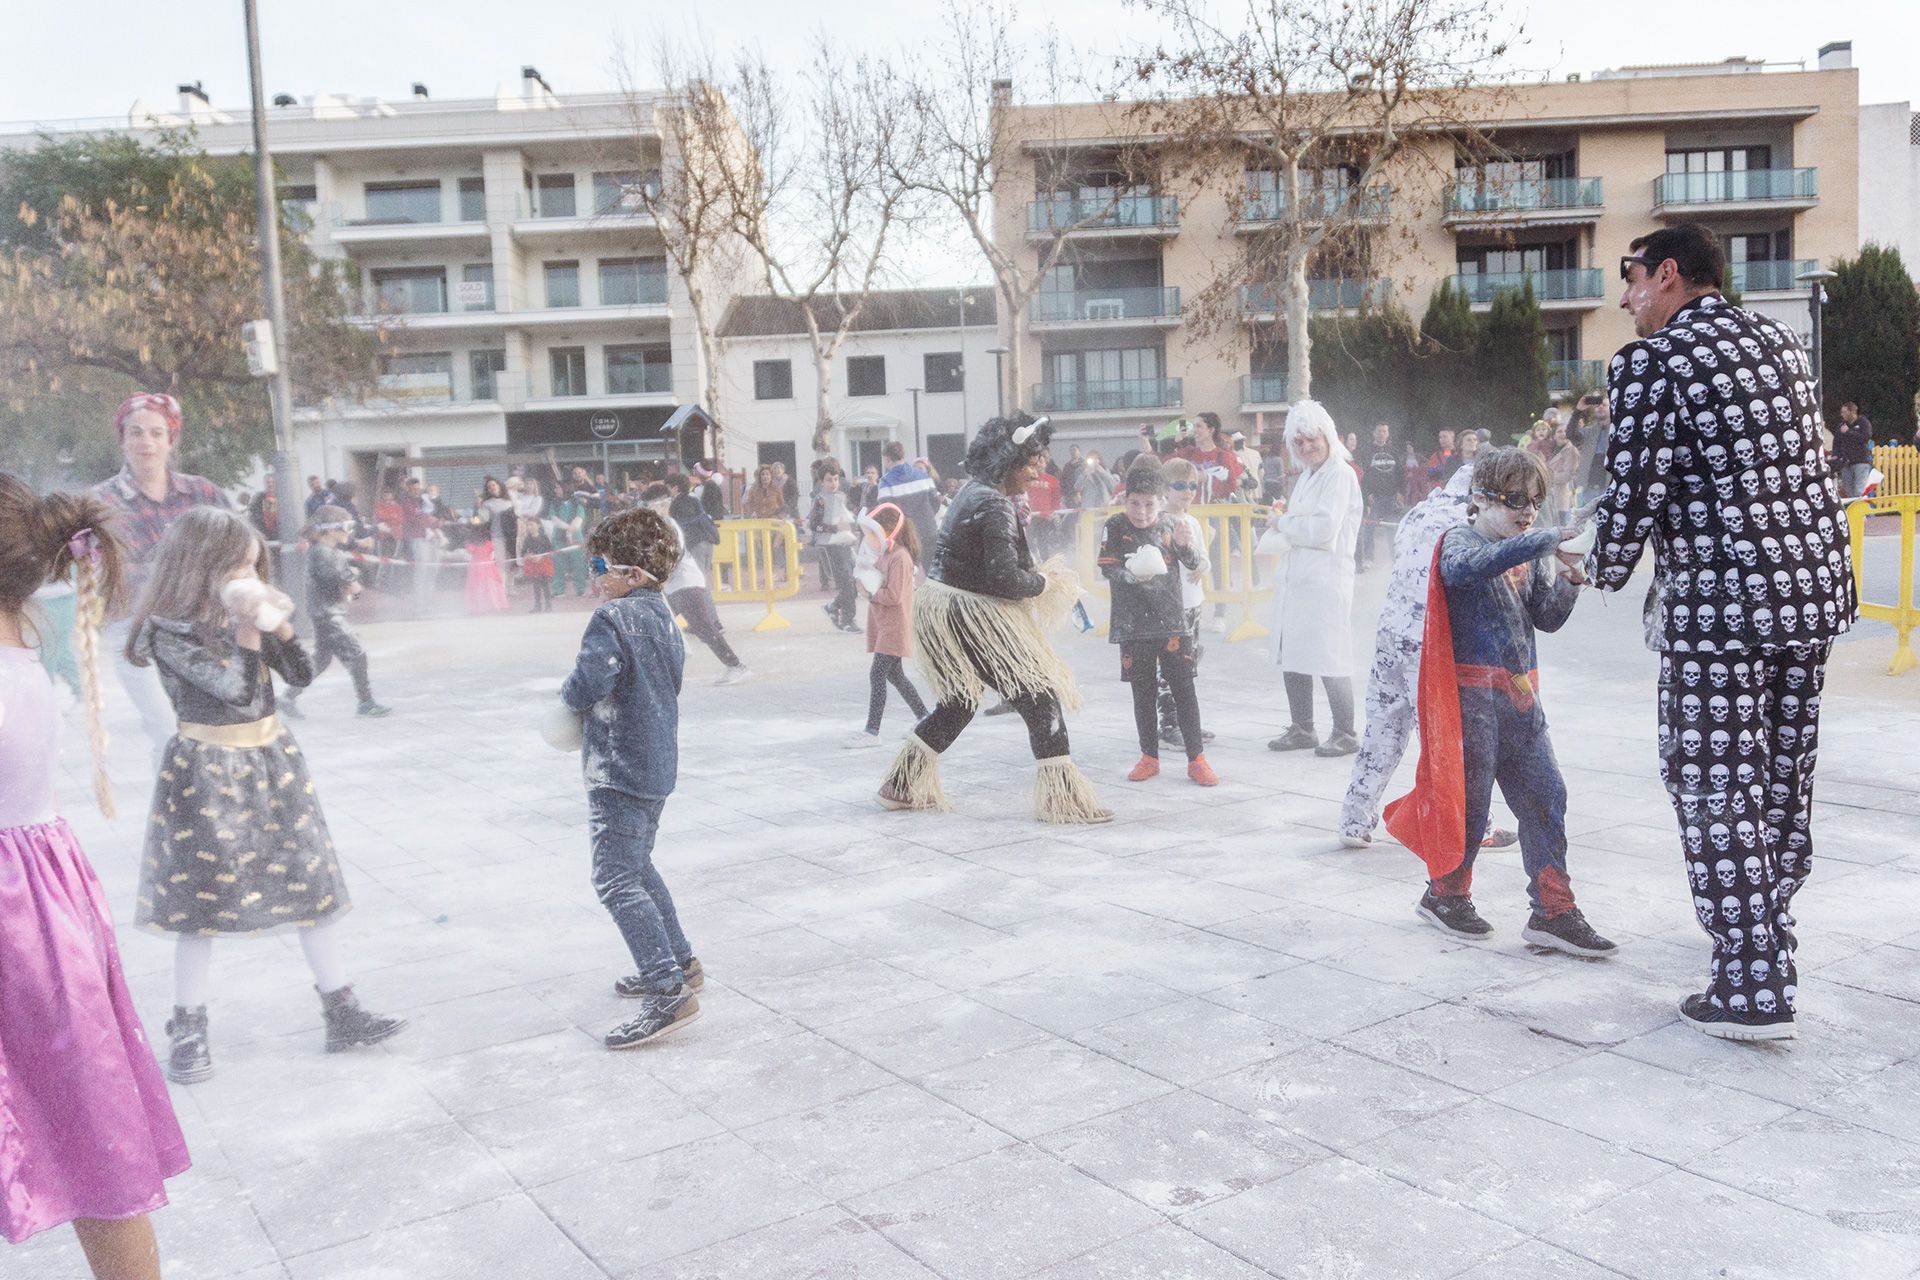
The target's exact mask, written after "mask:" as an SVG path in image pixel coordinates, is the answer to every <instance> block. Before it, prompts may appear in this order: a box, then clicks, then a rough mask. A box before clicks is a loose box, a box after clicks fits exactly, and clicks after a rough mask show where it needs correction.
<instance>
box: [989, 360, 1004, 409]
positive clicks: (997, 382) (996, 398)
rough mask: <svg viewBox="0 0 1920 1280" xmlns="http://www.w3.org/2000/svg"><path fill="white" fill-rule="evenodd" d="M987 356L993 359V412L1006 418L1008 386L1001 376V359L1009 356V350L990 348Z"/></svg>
mask: <svg viewBox="0 0 1920 1280" xmlns="http://www.w3.org/2000/svg"><path fill="white" fill-rule="evenodd" d="M987 354H988V355H990V356H992V357H993V411H994V413H995V415H996V416H998V417H1002V418H1004V417H1006V416H1007V384H1006V380H1005V379H1004V378H1003V377H1002V376H1001V374H1000V357H1001V356H1004V355H1005V354H1007V348H1006V347H988V348H987Z"/></svg>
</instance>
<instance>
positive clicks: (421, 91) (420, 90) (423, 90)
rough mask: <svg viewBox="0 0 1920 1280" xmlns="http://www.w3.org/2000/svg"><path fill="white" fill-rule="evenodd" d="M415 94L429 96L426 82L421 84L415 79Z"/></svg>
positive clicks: (417, 96) (415, 95) (420, 96)
mask: <svg viewBox="0 0 1920 1280" xmlns="http://www.w3.org/2000/svg"><path fill="white" fill-rule="evenodd" d="M413 96H414V97H416V98H424V97H427V96H428V94H427V86H425V85H424V84H421V83H420V82H419V81H418V80H415V81H414V82H413Z"/></svg>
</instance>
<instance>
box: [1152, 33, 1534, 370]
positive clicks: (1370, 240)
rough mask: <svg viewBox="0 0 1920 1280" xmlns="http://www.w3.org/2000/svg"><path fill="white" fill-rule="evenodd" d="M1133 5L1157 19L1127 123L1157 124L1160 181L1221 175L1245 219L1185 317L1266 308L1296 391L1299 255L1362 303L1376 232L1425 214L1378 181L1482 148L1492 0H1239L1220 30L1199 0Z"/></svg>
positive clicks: (1347, 297) (1215, 181)
mask: <svg viewBox="0 0 1920 1280" xmlns="http://www.w3.org/2000/svg"><path fill="white" fill-rule="evenodd" d="M1133 2H1134V3H1136V4H1138V5H1139V6H1140V7H1141V8H1143V9H1145V10H1146V11H1148V12H1149V13H1151V14H1154V15H1156V16H1157V17H1159V18H1160V19H1161V20H1162V21H1163V23H1164V25H1165V27H1166V28H1167V30H1168V31H1169V33H1170V39H1169V40H1168V41H1167V42H1166V43H1164V44H1163V45H1161V46H1160V47H1157V48H1155V49H1153V50H1151V51H1149V52H1147V53H1145V54H1142V55H1140V56H1138V57H1137V58H1135V59H1134V62H1133V67H1132V70H1133V75H1134V78H1135V80H1136V82H1137V85H1138V87H1139V88H1140V89H1142V90H1145V91H1146V96H1145V97H1144V99H1143V100H1142V101H1140V102H1139V103H1137V104H1136V105H1135V107H1134V108H1133V113H1132V114H1133V116H1134V119H1135V121H1136V122H1137V125H1138V127H1139V129H1140V130H1141V131H1142V132H1145V133H1151V134H1154V135H1157V136H1159V137H1161V138H1163V139H1164V142H1163V144H1162V146H1161V150H1160V155H1161V159H1162V163H1163V165H1164V166H1165V167H1166V170H1167V173H1168V175H1169V179H1170V180H1171V179H1173V178H1175V177H1177V179H1178V180H1183V181H1186V182H1190V183H1194V184H1206V185H1213V186H1215V187H1216V188H1217V187H1218V186H1220V185H1227V186H1228V187H1229V189H1230V190H1232V191H1233V192H1234V193H1235V194H1234V197H1233V203H1234V206H1235V213H1236V217H1237V218H1238V219H1239V220H1240V221H1241V222H1242V224H1243V226H1244V227H1245V228H1247V230H1248V231H1249V234H1245V235H1242V236H1239V237H1237V240H1238V245H1239V247H1238V249H1237V251H1236V252H1235V253H1234V254H1233V255H1231V256H1230V257H1228V258H1227V259H1225V260H1223V261H1222V262H1220V263H1219V264H1218V269H1217V271H1216V273H1215V277H1214V279H1213V280H1212V281H1211V282H1210V283H1209V285H1208V286H1207V287H1206V288H1205V289H1204V290H1203V291H1202V292H1201V294H1200V295H1199V296H1198V297H1197V298H1196V299H1194V300H1192V301H1191V302H1190V303H1189V305H1188V307H1187V310H1186V317H1187V321H1188V323H1189V325H1190V326H1191V327H1194V328H1195V329H1197V330H1198V331H1199V332H1202V333H1205V332H1208V331H1217V330H1221V329H1224V328H1226V327H1227V326H1229V325H1234V326H1237V325H1238V324H1239V323H1240V320H1241V317H1242V315H1243V314H1244V313H1245V312H1247V311H1248V310H1252V311H1255V312H1263V311H1272V312H1274V313H1276V314H1278V315H1280V316H1281V317H1282V318H1283V319H1284V320H1285V325H1286V336H1287V366H1288V384H1289V389H1290V392H1291V394H1292V395H1293V396H1294V397H1295V398H1304V397H1306V396H1308V395H1310V394H1311V392H1312V373H1311V364H1310V355H1311V350H1312V342H1311V338H1310V335H1309V331H1308V327H1307V323H1308V317H1309V314H1310V312H1311V308H1312V303H1313V301H1314V299H1313V296H1312V284H1311V281H1310V276H1309V271H1310V268H1311V267H1312V266H1314V265H1316V264H1320V265H1322V266H1323V269H1328V270H1331V271H1333V272H1334V275H1335V284H1334V286H1333V287H1334V288H1335V289H1336V290H1337V291H1338V294H1337V296H1335V297H1333V298H1326V299H1322V301H1323V302H1330V303H1332V304H1334V305H1336V306H1343V307H1345V306H1354V305H1365V304H1366V303H1368V302H1370V301H1372V300H1373V299H1372V297H1371V296H1370V291H1369V290H1368V289H1367V277H1368V275H1369V274H1370V273H1371V271H1372V270H1373V267H1372V264H1373V263H1374V262H1375V261H1376V260H1378V259H1379V258H1380V257H1381V256H1382V255H1381V253H1380V240H1381V238H1382V237H1383V236H1384V235H1386V234H1389V233H1391V232H1392V231H1393V230H1394V229H1395V228H1396V227H1398V228H1400V229H1402V233H1403V234H1404V235H1406V236H1407V238H1408V239H1409V240H1410V239H1411V230H1410V228H1411V227H1412V225H1413V224H1414V222H1415V220H1416V219H1418V218H1420V217H1423V216H1424V215H1425V214H1427V213H1428V212H1430V211H1429V210H1426V209H1424V208H1421V207H1420V204H1419V202H1418V201H1416V200H1410V199H1406V198H1405V194H1406V193H1404V192H1398V193H1395V194H1396V196H1398V197H1400V198H1397V199H1394V200H1392V201H1391V202H1389V199H1388V180H1389V179H1390V178H1396V177H1397V178H1400V179H1401V180H1402V181H1405V180H1406V179H1407V178H1409V177H1414V176H1416V174H1417V171H1418V170H1419V169H1420V168H1421V167H1423V166H1424V167H1426V168H1428V169H1430V170H1433V171H1435V172H1439V173H1442V174H1443V181H1444V180H1445V179H1451V177H1452V176H1453V169H1454V165H1455V162H1456V157H1457V156H1459V155H1461V154H1462V153H1466V152H1480V153H1486V152H1488V151H1490V150H1491V149H1492V144H1491V142H1490V141H1489V139H1488V136H1487V134H1486V133H1485V131H1484V128H1483V125H1482V124H1480V123H1476V122H1485V121H1488V120H1491V119H1494V118H1496V117H1497V116H1498V115H1499V113H1500V111H1501V109H1502V106H1503V104H1504V101H1505V100H1506V95H1507V94H1508V93H1509V92H1510V91H1508V90H1507V89H1506V88H1505V87H1504V86H1501V85H1498V84H1496V83H1495V82H1494V81H1493V79H1492V77H1493V75H1494V72H1495V67H1496V64H1497V63H1498V61H1499V60H1500V59H1501V58H1503V57H1504V56H1505V54H1506V52H1507V50H1508V47H1509V44H1510V42H1511V39H1512V37H1506V38H1503V37H1502V36H1501V35H1499V34H1497V33H1498V32H1499V31H1500V30H1501V29H1502V25H1503V23H1502V19H1501V15H1500V13H1499V11H1498V10H1497V8H1496V7H1495V5H1494V4H1492V3H1491V2H1490V0H1246V3H1245V7H1244V9H1243V10H1242V11H1241V16H1242V21H1241V22H1240V24H1239V25H1238V26H1234V27H1228V26H1224V25H1220V24H1218V23H1216V22H1215V21H1214V20H1213V19H1212V18H1210V17H1209V16H1208V15H1207V13H1206V11H1205V7H1204V0H1133ZM1517 35H1518V32H1517V31H1516V32H1514V33H1513V36H1514V37H1517ZM1409 185H1411V186H1415V187H1418V186H1419V185H1420V184H1419V183H1418V182H1417V181H1416V182H1414V183H1411V184H1409ZM1349 273H1352V274H1354V275H1356V276H1357V277H1358V278H1357V279H1351V280H1350V279H1348V278H1347V277H1348V275H1349Z"/></svg>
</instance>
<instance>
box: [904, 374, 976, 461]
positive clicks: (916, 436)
mask: <svg viewBox="0 0 1920 1280" xmlns="http://www.w3.org/2000/svg"><path fill="white" fill-rule="evenodd" d="M907 390H909V391H911V392H913V456H914V457H916V458H924V457H926V456H927V451H926V450H925V449H923V448H922V447H921V446H920V388H918V387H908V388H907ZM962 421H965V419H962Z"/></svg>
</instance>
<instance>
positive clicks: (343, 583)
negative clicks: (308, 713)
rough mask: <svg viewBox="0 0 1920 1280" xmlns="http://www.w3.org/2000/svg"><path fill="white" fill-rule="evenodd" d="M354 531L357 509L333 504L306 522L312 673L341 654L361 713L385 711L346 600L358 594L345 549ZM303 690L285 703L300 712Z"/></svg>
mask: <svg viewBox="0 0 1920 1280" xmlns="http://www.w3.org/2000/svg"><path fill="white" fill-rule="evenodd" d="M353 531H354V520H353V514H352V513H351V512H349V511H346V510H343V509H342V508H340V507H332V506H327V507H321V508H320V509H319V510H317V511H315V512H314V513H313V522H312V523H311V524H309V525H308V526H307V533H306V536H307V543H308V547H307V611H308V613H309V615H310V616H311V617H312V618H313V675H314V679H316V680H317V679H319V678H320V673H321V672H322V671H325V670H326V669H327V668H328V667H329V666H331V665H333V660H334V659H335V658H338V659H340V665H342V666H344V667H345V668H346V669H347V672H348V674H350V675H351V676H352V677H353V691H354V693H355V694H356V695H357V696H358V697H359V699H360V714H361V715H363V716H384V715H386V714H387V713H388V712H389V711H391V710H392V708H390V707H383V706H381V705H380V704H379V703H378V702H375V701H374V700H373V680H372V678H371V677H370V676H369V675H368V674H367V651H366V649H365V648H364V647H362V645H361V644H360V638H359V637H358V636H356V635H354V634H353V632H352V630H351V629H349V628H348V626H347V602H348V601H349V600H352V599H353V598H355V597H356V596H358V595H359V594H360V571H359V570H358V569H355V568H354V567H353V561H352V559H351V558H349V557H348V555H347V553H346V552H345V551H344V550H342V549H341V548H342V547H344V546H345V545H346V543H347V542H348V541H350V540H351V539H352V537H353ZM308 687H309V688H310V687H311V685H309V686H308ZM305 691H306V690H304V689H294V688H288V689H287V690H286V691H285V693H284V694H283V695H282V696H281V699H280V707H281V709H282V710H284V711H286V712H287V713H288V714H289V715H292V716H293V717H295V718H296V719H297V718H299V715H300V711H299V708H298V706H297V705H296V703H297V701H298V698H299V695H300V694H302V693H304V692H305Z"/></svg>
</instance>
